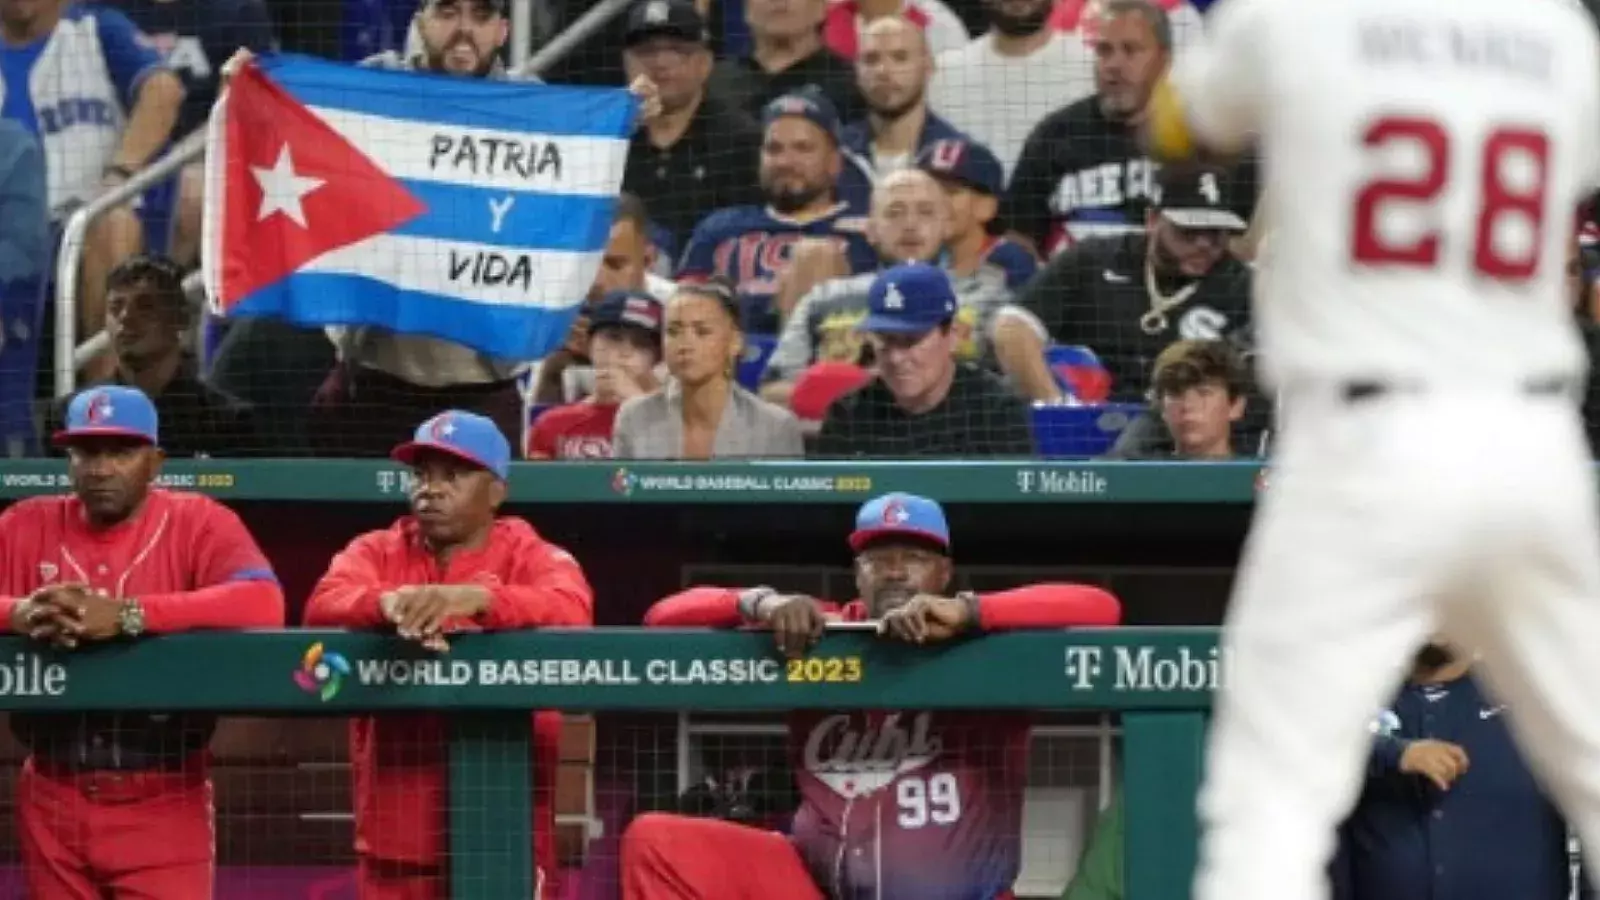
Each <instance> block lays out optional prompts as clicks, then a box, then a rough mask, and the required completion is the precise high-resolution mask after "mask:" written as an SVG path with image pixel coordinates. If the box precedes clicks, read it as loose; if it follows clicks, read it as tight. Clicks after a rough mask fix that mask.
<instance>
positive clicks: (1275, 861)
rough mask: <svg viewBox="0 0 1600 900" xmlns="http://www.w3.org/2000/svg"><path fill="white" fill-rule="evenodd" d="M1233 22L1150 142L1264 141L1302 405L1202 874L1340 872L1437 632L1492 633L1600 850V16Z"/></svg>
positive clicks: (1507, 675)
mask: <svg viewBox="0 0 1600 900" xmlns="http://www.w3.org/2000/svg"><path fill="white" fill-rule="evenodd" d="M1209 28H1210V35H1209V39H1208V41H1207V42H1206V43H1205V44H1204V45H1203V46H1201V47H1197V48H1195V49H1194V50H1193V51H1191V53H1190V54H1189V59H1187V60H1185V61H1183V62H1181V63H1180V68H1179V69H1178V70H1176V71H1175V72H1174V73H1173V76H1172V79H1171V81H1170V82H1167V83H1165V84H1163V86H1162V87H1161V88H1160V89H1158V92H1157V96H1156V99H1155V102H1154V104H1153V107H1152V111H1151V120H1150V122H1149V123H1148V125H1147V127H1148V132H1149V137H1150V144H1151V149H1152V151H1153V152H1154V153H1155V154H1156V155H1157V156H1159V157H1161V158H1163V159H1165V160H1169V161H1172V160H1181V159H1183V158H1185V157H1187V156H1191V155H1194V154H1196V153H1197V152H1198V153H1204V152H1207V151H1214V152H1219V153H1223V154H1227V153H1231V152H1237V151H1239V150H1241V149H1243V148H1244V146H1245V145H1247V144H1249V143H1251V142H1252V141H1255V142H1258V143H1259V146H1260V148H1261V151H1262V154H1263V157H1264V160H1265V171H1266V189H1265V191H1264V198H1265V200H1264V203H1265V209H1264V212H1265V213H1266V214H1267V216H1268V217H1269V220H1270V221H1272V222H1274V223H1276V224H1275V227H1274V229H1273V233H1272V234H1271V235H1270V236H1269V238H1268V243H1267V246H1266V256H1265V258H1264V259H1263V260H1262V265H1263V266H1264V268H1265V271H1264V272H1263V277H1262V279H1261V281H1260V287H1259V289H1258V294H1260V296H1258V298H1257V308H1256V324H1257V328H1258V337H1259V340H1260V349H1261V354H1260V360H1261V365H1262V367H1263V371H1262V376H1263V378H1264V379H1265V381H1266V383H1267V384H1268V385H1270V386H1271V387H1272V388H1274V389H1275V390H1276V391H1277V392H1278V395H1279V398H1280V401H1281V403H1282V405H1283V407H1284V409H1285V410H1286V413H1287V415H1286V418H1285V428H1284V431H1283V434H1282V436H1281V437H1280V439H1279V442H1278V446H1277V448H1276V451H1277V452H1276V455H1275V458H1274V460H1273V464H1272V465H1273V476H1272V484H1271V487H1270V489H1269V490H1268V491H1267V492H1266V493H1265V495H1264V496H1263V498H1262V502H1261V505H1260V508H1259V509H1258V510H1257V516H1256V520H1255V524H1254V527H1253V529H1252V533H1251V536H1250V541H1249V544H1248V547H1247V549H1246V552H1245V559H1244V560H1243V563H1242V568H1241V571H1240V574H1239V579H1238V583H1237V590H1236V593H1235V595H1234V598H1233V602H1232V604H1231V607H1230V609H1229V618H1228V622H1227V625H1226V628H1225V630H1224V643H1225V647H1226V652H1227V657H1226V658H1227V665H1228V671H1227V687H1226V689H1225V690H1224V692H1223V693H1222V695H1221V696H1220V697H1219V698H1218V702H1217V706H1216V710H1215V719H1214V722H1213V728H1212V733H1211V738H1210V752H1209V757H1208V761H1207V763H1208V772H1207V778H1206V785H1205V788H1204V790H1203V792H1202V796H1201V803H1200V810H1201V816H1202V819H1203V824H1204V826H1205V829H1206V834H1205V839H1204V842H1203V846H1202V848H1201V861H1200V872H1199V873H1198V876H1197V882H1196V891H1195V898H1196V900H1309V898H1321V897H1325V896H1326V895H1327V886H1326V882H1325V878H1324V871H1325V865H1326V862H1327V860H1328V858H1329V857H1330V856H1331V854H1332V851H1333V847H1334V830H1335V827H1336V825H1337V823H1338V822H1339V821H1340V819H1341V818H1342V817H1343V816H1344V814H1345V813H1346V811H1347V810H1348V809H1349V808H1350V806H1351V804H1352V803H1353V802H1354V800H1355V798H1356V791H1357V790H1358V785H1359V778H1358V775H1359V772H1360V769H1361V766H1362V765H1363V763H1364V761H1365V759H1366V755H1367V752H1368V749H1369V745H1370V740H1371V736H1370V734H1369V731H1368V728H1367V723H1368V722H1369V721H1371V720H1372V718H1373V716H1374V714H1375V713H1376V712H1377V711H1378V710H1379V709H1381V707H1382V706H1383V704H1384V701H1385V700H1386V699H1387V698H1388V697H1389V695H1390V694H1391V693H1392V691H1393V689H1394V687H1395V686H1396V684H1397V683H1398V682H1399V680H1400V678H1401V677H1402V671H1403V670H1404V669H1405V667H1406V665H1407V663H1408V661H1409V660H1410V659H1411V657H1412V653H1413V651H1414V649H1415V648H1416V647H1417V646H1419V645H1420V644H1421V643H1422V642H1423V640H1424V638H1425V637H1426V636H1427V635H1429V634H1430V633H1431V632H1434V631H1435V630H1438V631H1440V632H1443V633H1444V634H1446V635H1447V636H1448V637H1449V638H1450V639H1451V640H1452V641H1454V642H1456V643H1458V644H1461V645H1463V646H1468V647H1473V648H1476V649H1478V650H1479V651H1480V652H1481V653H1482V657H1483V663H1484V668H1485V674H1486V675H1487V676H1488V678H1489V681H1490V684H1491V687H1492V689H1493V690H1494V692H1495V693H1496V694H1497V695H1498V697H1499V698H1500V699H1502V700H1503V701H1505V702H1506V703H1507V704H1508V705H1509V708H1510V710H1511V712H1510V715H1511V717H1512V724H1513V726H1514V728H1515V729H1516V732H1517V734H1518V736H1519V738H1520V739H1521V741H1522V745H1523V748H1524V750H1525V751H1526V752H1527V754H1528V755H1529V757H1530V758H1531V760H1532V761H1533V763H1534V764H1535V765H1536V767H1537V769H1538V770H1539V772H1540V774H1541V775H1542V776H1543V778H1544V780H1545V782H1546V784H1548V785H1549V786H1550V788H1552V789H1553V793H1554V794H1555V795H1556V797H1557V798H1558V799H1559V800H1560V801H1561V803H1562V804H1563V806H1564V807H1565V811H1566V813H1567V815H1568V817H1569V820H1570V821H1571V822H1572V823H1573V824H1574V826H1576V828H1577V829H1578V831H1579V834H1580V837H1581V839H1582V840H1583V842H1584V843H1585V845H1587V846H1589V847H1600V702H1597V701H1596V699H1595V692H1596V690H1597V689H1600V525H1597V521H1596V520H1597V510H1596V503H1597V489H1596V483H1595V479H1594V475H1593V463H1592V462H1591V461H1590V459H1589V458H1588V453H1587V449H1586V447H1585V444H1584V437H1583V433H1582V430H1581V427H1580V422H1579V417H1578V412H1577V399H1576V398H1577V395H1578V392H1579V390H1580V384H1581V383H1582V379H1583V376H1584V372H1585V360H1584V351H1583V349H1582V347H1581V346H1580V344H1579V340H1578V336H1577V334H1576V331H1575V327H1574V324H1573V322H1572V320H1571V316H1572V313H1571V310H1570V308H1569V305H1568V302H1567V294H1566V292H1565V291H1564V289H1563V278H1564V271H1563V270H1564V261H1565V255H1566V247H1567V242H1568V240H1569V239H1570V237H1571V234H1572V228H1573V227H1574V215H1575V212H1576V208H1577V205H1578V203H1579V201H1580V198H1582V197H1583V196H1584V195H1586V194H1587V193H1588V192H1589V191H1591V190H1592V189H1593V188H1594V186H1595V185H1596V184H1597V183H1600V42H1597V40H1596V35H1595V31H1594V26H1593V24H1592V23H1591V22H1590V20H1589V19H1588V18H1587V17H1586V15H1585V14H1584V13H1583V11H1582V10H1581V9H1580V8H1579V7H1578V5H1577V4H1576V3H1572V2H1569V0H1334V2H1320V3H1309V2H1301V0H1223V2H1222V3H1221V4H1220V5H1218V6H1214V7H1213V8H1212V11H1211V13H1210V22H1209ZM1469 777H1470V776H1469Z"/></svg>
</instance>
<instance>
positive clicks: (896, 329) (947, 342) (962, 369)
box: [814, 263, 1033, 458]
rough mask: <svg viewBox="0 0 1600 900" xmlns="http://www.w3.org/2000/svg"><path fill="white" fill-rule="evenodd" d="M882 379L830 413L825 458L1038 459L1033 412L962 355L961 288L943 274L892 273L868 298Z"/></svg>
mask: <svg viewBox="0 0 1600 900" xmlns="http://www.w3.org/2000/svg"><path fill="white" fill-rule="evenodd" d="M868 304H869V306H868V308H869V312H868V315H867V318H866V319H865V320H863V321H862V323H861V324H860V325H859V326H857V327H858V328H859V329H860V330H861V331H863V332H865V333H866V334H867V338H868V341H869V342H870V345H871V347H872V349H873V355H874V357H875V359H876V360H877V377H876V378H874V379H873V380H872V381H871V382H869V383H868V384H867V386H866V387H864V388H862V389H861V390H859V391H856V392H854V393H851V394H848V395H846V396H844V397H842V398H840V399H839V400H838V401H836V402H835V403H834V404H833V406H832V407H830V408H829V410H828V413H827V416H826V417H825V418H824V419H823V422H822V430H821V433H820V434H819V435H818V438H817V445H816V448H815V451H814V453H815V455H817V456H822V457H834V456H877V457H891V458H898V457H915V456H940V457H958V456H960V457H971V456H1028V455H1031V454H1032V453H1033V438H1032V434H1031V432H1030V426H1029V419H1028V412H1027V408H1026V406H1025V405H1024V404H1023V402H1022V400H1021V399H1020V398H1018V397H1017V396H1015V395H1013V394H1012V393H1011V392H1010V391H1009V390H1007V388H1006V386H1005V384H1004V383H1003V382H1002V381H1001V380H1000V379H999V378H998V377H997V376H995V375H993V374H991V373H988V372H985V371H982V370H980V369H978V368H977V367H975V366H972V365H970V364H967V363H960V362H957V360H956V359H955V351H956V341H957V337H956V334H955V329H954V327H953V326H954V323H955V317H956V312H957V308H958V306H957V302H956V294H955V289H954V287H953V286H952V284H951V282H950V276H949V275H947V274H946V273H945V271H944V270H943V269H940V268H938V267H936V266H931V265H927V264H925V263H912V264H908V265H903V266H895V267H894V268H892V269H887V270H885V271H884V272H883V273H881V274H880V275H879V276H878V279H877V280H876V281H875V282H874V283H873V285H872V291H871V294H870V295H869V297H868Z"/></svg>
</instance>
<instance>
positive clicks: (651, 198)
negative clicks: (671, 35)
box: [622, 95, 761, 256]
mask: <svg viewBox="0 0 1600 900" xmlns="http://www.w3.org/2000/svg"><path fill="white" fill-rule="evenodd" d="M760 165H761V129H760V128H759V127H758V126H757V125H756V123H755V122H754V121H752V120H751V119H750V118H749V117H748V116H746V115H745V114H744V113H743V112H740V111H738V110H735V109H733V108H731V107H729V106H728V105H726V104H725V103H724V102H722V101H720V100H718V99H717V98H715V97H712V96H710V95H707V97H706V99H705V100H703V101H701V103H700V108H699V109H698V110H696V111H695V114H694V118H693V119H692V120H691V121H690V123H689V130H688V131H685V132H684V133H683V136H682V137H680V138H679V139H678V142H677V143H676V144H673V145H672V146H671V147H668V148H666V149H664V150H663V149H661V148H660V147H657V146H656V145H654V144H652V143H651V142H650V136H649V132H648V131H646V130H645V129H643V128H641V129H639V131H638V132H636V133H635V134H634V137H633V142H632V144H631V145H630V146H629V147H628V166H627V169H626V170H625V171H624V173H623V176H622V187H623V190H626V191H628V192H629V193H632V194H634V195H636V196H638V198H639V199H641V200H643V201H644V205H645V208H646V209H647V210H648V211H649V213H650V219H651V221H653V222H655V224H656V225H658V226H660V227H661V228H663V229H664V230H666V231H667V232H668V233H670V234H671V236H672V240H673V242H672V246H670V247H664V248H662V249H663V250H664V251H666V252H668V253H670V254H672V255H673V256H676V255H677V254H678V253H680V252H681V251H682V250H683V248H684V245H685V244H687V243H688V241H689V234H690V233H691V232H692V231H694V226H695V225H697V224H699V222H700V220H701V219H704V218H705V217H706V216H709V215H711V214H712V213H713V212H716V211H717V210H719V209H722V208H724V207H729V206H745V205H748V204H752V203H760V202H761V186H760V179H759V177H758V171H759V169H760Z"/></svg>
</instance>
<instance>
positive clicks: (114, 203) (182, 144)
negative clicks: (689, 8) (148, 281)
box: [53, 0, 631, 397]
mask: <svg viewBox="0 0 1600 900" xmlns="http://www.w3.org/2000/svg"><path fill="white" fill-rule="evenodd" d="M630 2H631V0H601V2H599V3H597V4H595V5H594V6H593V7H591V8H590V9H589V10H588V11H587V12H585V13H584V14H583V15H582V16H580V17H579V18H578V19H577V20H576V21H574V22H573V23H572V24H571V25H569V26H567V28H566V29H564V30H563V31H562V32H561V33H560V34H558V35H556V36H555V37H553V38H551V39H550V42H549V43H547V44H545V45H544V46H543V47H540V48H539V51H538V52H537V53H534V54H533V56H532V57H531V58H530V59H528V60H527V61H526V63H525V64H523V65H521V66H520V67H519V68H520V70H521V71H522V72H524V73H526V74H528V75H537V74H539V73H540V72H543V71H544V70H545V69H548V68H549V67H550V66H552V65H554V64H555V63H557V62H559V61H560V60H561V59H562V58H563V57H565V56H566V55H567V54H568V53H571V52H572V51H573V50H574V49H576V48H577V47H578V45H580V44H582V43H583V42H584V41H586V40H588V39H589V37H590V36H592V35H593V34H594V33H595V32H597V31H599V30H600V29H601V28H603V27H605V25H606V24H607V23H609V22H610V21H611V20H612V19H613V18H615V17H616V16H617V14H618V13H621V12H622V11H623V10H624V9H627V8H628V5H629V3H630ZM511 12H512V23H511V25H512V32H513V35H516V36H518V37H519V38H520V43H519V44H514V45H513V52H514V55H522V54H521V53H519V52H517V51H516V48H517V46H523V47H525V46H526V45H527V43H528V41H529V40H530V36H531V34H532V30H531V29H532V16H533V11H532V4H531V3H530V2H528V0H519V2H517V3H515V4H513V7H512V11H511ZM517 62H518V61H517V60H516V59H513V64H516V63H517ZM205 148H206V129H204V128H198V129H195V131H194V133H193V134H190V135H189V136H188V137H186V138H184V139H183V140H182V141H179V142H178V144H177V145H176V146H174V147H173V148H172V149H171V150H169V151H167V152H166V154H165V155H163V156H162V157H161V158H160V159H158V160H156V161H155V162H153V163H151V164H150V165H148V166H145V167H144V168H143V169H140V170H139V171H138V172H137V173H135V175H134V176H133V177H132V178H130V179H128V180H127V181H126V182H124V183H123V184H120V185H118V186H117V187H115V188H113V189H112V190H109V191H107V192H106V193H105V194H102V195H101V196H99V197H96V198H95V199H94V200H93V201H91V202H89V203H87V204H85V205H84V206H82V207H80V208H78V209H77V210H76V211H75V212H73V214H72V215H71V216H70V217H68V219H67V224H66V226H65V227H64V228H63V229H62V235H61V251H60V253H58V254H57V256H56V260H57V261H56V309H55V316H56V333H55V346H54V356H53V359H54V361H55V364H54V370H55V395H56V396H57V397H65V396H68V395H70V394H71V393H72V392H73V391H74V390H75V389H76V388H77V372H78V369H79V368H80V367H81V366H83V365H84V364H85V363H87V362H88V361H89V360H91V359H93V358H94V357H95V356H96V355H98V354H99V353H100V352H101V351H102V350H104V349H105V347H106V343H107V340H108V339H107V337H106V334H105V332H104V331H100V332H97V333H96V334H95V335H93V336H92V337H90V338H89V339H88V340H87V341H84V342H83V343H82V344H79V343H77V339H78V272H79V270H80V268H81V266H82V265H83V248H84V242H85V241H86V240H87V238H88V234H89V227H90V226H91V225H93V224H94V222H95V220H96V219H99V218H100V217H101V216H103V215H105V214H106V212H108V211H110V210H113V209H116V208H117V207H119V206H122V205H124V204H126V203H128V202H130V201H132V200H133V199H134V198H135V197H137V196H139V195H140V194H142V193H144V191H146V190H147V189H149V188H150V187H152V186H154V185H156V184H158V183H160V182H162V181H165V180H166V179H168V178H171V177H172V176H174V175H176V174H177V173H178V171H179V170H180V169H182V168H183V167H184V166H186V165H188V164H189V163H191V162H194V161H195V160H197V159H199V158H200V157H201V156H203V155H204V154H205Z"/></svg>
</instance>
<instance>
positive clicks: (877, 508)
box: [850, 493, 950, 553]
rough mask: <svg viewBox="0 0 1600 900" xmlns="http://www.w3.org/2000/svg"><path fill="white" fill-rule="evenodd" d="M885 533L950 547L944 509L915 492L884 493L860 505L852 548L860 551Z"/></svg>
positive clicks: (945, 548)
mask: <svg viewBox="0 0 1600 900" xmlns="http://www.w3.org/2000/svg"><path fill="white" fill-rule="evenodd" d="M886 537H899V538H911V539H913V540H919V541H926V542H928V543H931V544H936V545H938V546H939V548H940V549H942V550H945V551H948V550H949V549H950V525H949V523H947V522H946V521H945V519H944V509H943V508H942V507H941V506H939V504H938V503H937V502H935V501H933V500H929V499H928V498H927V497H918V496H917V495H916V494H900V493H895V494H884V495H883V496H882V497H875V498H873V499H871V500H868V501H867V502H866V503H863V504H862V505H861V511H860V512H858V513H856V530H855V531H852V532H850V549H851V550H854V551H855V552H857V553H860V552H861V550H862V548H864V547H866V546H867V545H868V544H870V543H872V542H873V541H876V540H880V539H882V538H886Z"/></svg>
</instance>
